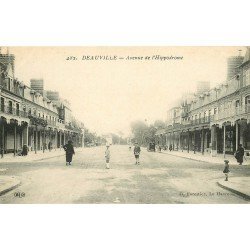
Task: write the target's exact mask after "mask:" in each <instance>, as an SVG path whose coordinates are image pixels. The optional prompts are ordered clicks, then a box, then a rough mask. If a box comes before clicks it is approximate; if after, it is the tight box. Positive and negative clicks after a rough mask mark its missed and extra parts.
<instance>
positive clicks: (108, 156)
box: [105, 145, 110, 169]
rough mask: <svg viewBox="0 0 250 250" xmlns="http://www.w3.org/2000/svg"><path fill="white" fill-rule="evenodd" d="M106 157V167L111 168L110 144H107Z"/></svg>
mask: <svg viewBox="0 0 250 250" xmlns="http://www.w3.org/2000/svg"><path fill="white" fill-rule="evenodd" d="M105 158H106V168H107V169H109V160H110V150H109V145H107V146H106V151H105Z"/></svg>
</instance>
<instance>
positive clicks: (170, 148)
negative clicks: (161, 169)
mask: <svg viewBox="0 0 250 250" xmlns="http://www.w3.org/2000/svg"><path fill="white" fill-rule="evenodd" d="M172 149H173V146H172V144H170V145H169V151H170V152H171V151H172Z"/></svg>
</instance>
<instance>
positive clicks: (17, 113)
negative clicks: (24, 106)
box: [16, 103, 20, 115]
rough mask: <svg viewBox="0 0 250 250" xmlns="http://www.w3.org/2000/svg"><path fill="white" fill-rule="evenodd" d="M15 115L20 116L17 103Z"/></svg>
mask: <svg viewBox="0 0 250 250" xmlns="http://www.w3.org/2000/svg"><path fill="white" fill-rule="evenodd" d="M16 115H20V110H19V103H17V104H16Z"/></svg>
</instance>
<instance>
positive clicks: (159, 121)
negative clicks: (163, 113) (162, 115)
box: [154, 120, 166, 129]
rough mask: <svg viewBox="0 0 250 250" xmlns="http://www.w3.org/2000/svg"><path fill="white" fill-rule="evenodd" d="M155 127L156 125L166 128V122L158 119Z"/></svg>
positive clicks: (158, 127) (157, 127) (156, 126)
mask: <svg viewBox="0 0 250 250" xmlns="http://www.w3.org/2000/svg"><path fill="white" fill-rule="evenodd" d="M154 127H155V128H156V129H162V128H165V127H166V124H165V122H164V121H162V120H156V121H155V122H154Z"/></svg>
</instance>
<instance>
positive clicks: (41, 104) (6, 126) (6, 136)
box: [0, 53, 84, 157]
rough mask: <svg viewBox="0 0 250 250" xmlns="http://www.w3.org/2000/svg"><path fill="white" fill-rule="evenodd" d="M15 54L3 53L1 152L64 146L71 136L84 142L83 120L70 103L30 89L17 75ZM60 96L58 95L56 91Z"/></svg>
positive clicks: (80, 143) (0, 60)
mask: <svg viewBox="0 0 250 250" xmlns="http://www.w3.org/2000/svg"><path fill="white" fill-rule="evenodd" d="M8 57H9V58H11V59H13V58H14V55H10V54H2V53H0V69H1V74H0V98H1V103H0V148H1V156H2V157H3V156H4V154H6V153H13V154H14V155H16V154H17V153H18V152H20V151H21V150H22V147H23V145H27V146H28V148H29V150H31V151H35V152H37V151H38V150H43V151H45V150H47V149H48V146H49V145H51V147H52V148H53V149H56V148H61V147H62V146H63V145H64V144H65V143H66V142H67V141H68V140H72V141H73V144H74V146H76V147H82V146H84V128H83V124H82V123H80V122H78V121H77V120H76V119H75V118H74V117H73V115H72V111H71V108H70V104H69V103H68V102H67V101H66V100H62V99H60V98H57V99H54V100H51V99H49V98H48V97H47V96H46V92H44V93H41V92H39V91H37V90H34V89H31V88H30V87H28V86H27V85H25V84H23V83H22V82H21V81H19V80H17V79H16V78H15V77H14V72H13V69H14V63H15V60H12V61H10V60H8ZM57 96H59V95H57Z"/></svg>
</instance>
